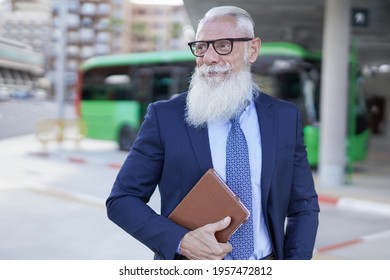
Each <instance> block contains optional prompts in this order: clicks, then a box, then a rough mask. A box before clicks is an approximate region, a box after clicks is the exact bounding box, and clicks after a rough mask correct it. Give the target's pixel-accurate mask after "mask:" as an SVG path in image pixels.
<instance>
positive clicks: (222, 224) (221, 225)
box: [209, 216, 231, 232]
mask: <svg viewBox="0 0 390 280" xmlns="http://www.w3.org/2000/svg"><path fill="white" fill-rule="evenodd" d="M230 222H231V218H230V217H229V216H227V217H225V218H223V219H222V220H219V221H218V222H215V223H212V224H209V226H210V230H211V231H213V232H217V231H220V230H223V229H225V228H227V227H228V226H229V225H230Z"/></svg>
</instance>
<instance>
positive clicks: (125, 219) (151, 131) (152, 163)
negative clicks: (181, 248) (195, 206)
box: [106, 104, 188, 259]
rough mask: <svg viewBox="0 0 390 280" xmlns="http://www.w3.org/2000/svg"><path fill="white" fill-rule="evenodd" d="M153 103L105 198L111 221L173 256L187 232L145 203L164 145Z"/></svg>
mask: <svg viewBox="0 0 390 280" xmlns="http://www.w3.org/2000/svg"><path fill="white" fill-rule="evenodd" d="M159 131H160V130H159V123H158V120H157V118H156V108H155V105H154V104H151V105H149V107H148V109H147V113H146V116H145V120H144V122H143V124H142V126H141V128H140V131H139V133H138V136H137V139H136V141H135V143H134V145H133V147H132V148H131V150H130V153H129V155H128V156H127V158H126V160H125V162H124V164H123V166H122V167H121V169H120V171H119V173H118V175H117V178H116V180H115V182H114V185H113V188H112V191H111V193H110V195H109V197H108V199H107V201H106V206H107V215H108V217H109V219H110V220H112V221H113V222H114V223H116V224H117V225H118V226H120V227H121V228H122V229H123V230H125V231H126V232H128V233H129V234H130V235H132V236H133V237H134V238H136V239H137V240H139V241H140V242H142V243H143V244H145V245H146V246H147V247H149V248H150V249H151V250H152V251H153V252H154V253H155V254H157V255H159V258H162V259H173V258H174V256H175V252H176V249H177V247H178V244H179V242H180V240H181V239H182V238H183V236H184V235H185V234H186V233H187V232H188V231H187V230H186V229H184V228H182V227H180V226H178V225H176V224H175V223H173V222H171V221H170V220H169V219H168V218H167V217H164V216H162V215H160V214H157V213H156V212H155V211H154V210H153V209H152V208H151V207H150V206H149V205H147V203H148V202H149V200H150V197H151V196H152V194H153V193H154V191H155V189H156V186H157V184H158V183H159V181H160V178H161V173H162V168H163V163H164V148H163V145H162V142H161V139H160V137H161V136H160V132H159Z"/></svg>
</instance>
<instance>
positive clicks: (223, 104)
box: [186, 63, 257, 128]
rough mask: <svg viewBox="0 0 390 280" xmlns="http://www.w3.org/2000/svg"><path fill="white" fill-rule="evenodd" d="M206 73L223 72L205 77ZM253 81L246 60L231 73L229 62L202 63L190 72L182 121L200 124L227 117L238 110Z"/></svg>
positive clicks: (229, 117) (244, 102)
mask: <svg viewBox="0 0 390 280" xmlns="http://www.w3.org/2000/svg"><path fill="white" fill-rule="evenodd" d="M208 73H227V74H226V76H225V77H209V76H208ZM252 88H257V85H256V84H255V83H254V81H253V77H252V73H251V71H250V65H249V63H245V66H244V67H243V69H241V70H240V71H239V72H238V73H233V72H232V70H231V66H230V65H223V66H220V65H210V66H207V65H202V66H200V67H197V68H196V69H195V72H194V74H193V75H192V79H191V83H190V87H189V92H188V96H187V101H186V102H187V108H186V121H187V123H188V124H190V125H192V126H194V127H196V128H201V127H205V126H206V125H207V122H215V121H221V120H222V121H227V120H230V119H231V118H232V117H234V116H235V115H236V114H238V113H239V112H240V111H242V110H243V109H244V108H245V107H246V106H247V102H248V101H247V100H248V98H251V97H252V95H250V94H251V91H252Z"/></svg>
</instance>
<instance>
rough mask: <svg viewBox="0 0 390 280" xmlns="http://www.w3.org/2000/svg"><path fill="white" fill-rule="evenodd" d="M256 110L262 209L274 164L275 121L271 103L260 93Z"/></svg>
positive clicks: (265, 203) (265, 202)
mask: <svg viewBox="0 0 390 280" xmlns="http://www.w3.org/2000/svg"><path fill="white" fill-rule="evenodd" d="M256 109H257V116H258V118H259V124H260V133H261V147H262V165H261V166H262V170H261V199H262V205H263V207H266V205H267V200H268V195H269V190H270V187H271V176H272V173H273V167H274V163H275V154H276V139H277V121H276V117H275V112H274V110H273V109H272V101H271V99H269V98H267V96H266V95H264V94H263V93H260V97H259V98H258V99H257V102H256ZM264 209H265V208H264Z"/></svg>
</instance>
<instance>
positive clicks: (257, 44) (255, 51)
mask: <svg viewBox="0 0 390 280" xmlns="http://www.w3.org/2000/svg"><path fill="white" fill-rule="evenodd" d="M260 48H261V40H260V38H259V37H256V38H253V40H252V41H251V45H250V57H249V61H250V62H251V63H254V62H255V61H256V59H257V57H258V55H259V51H260Z"/></svg>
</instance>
